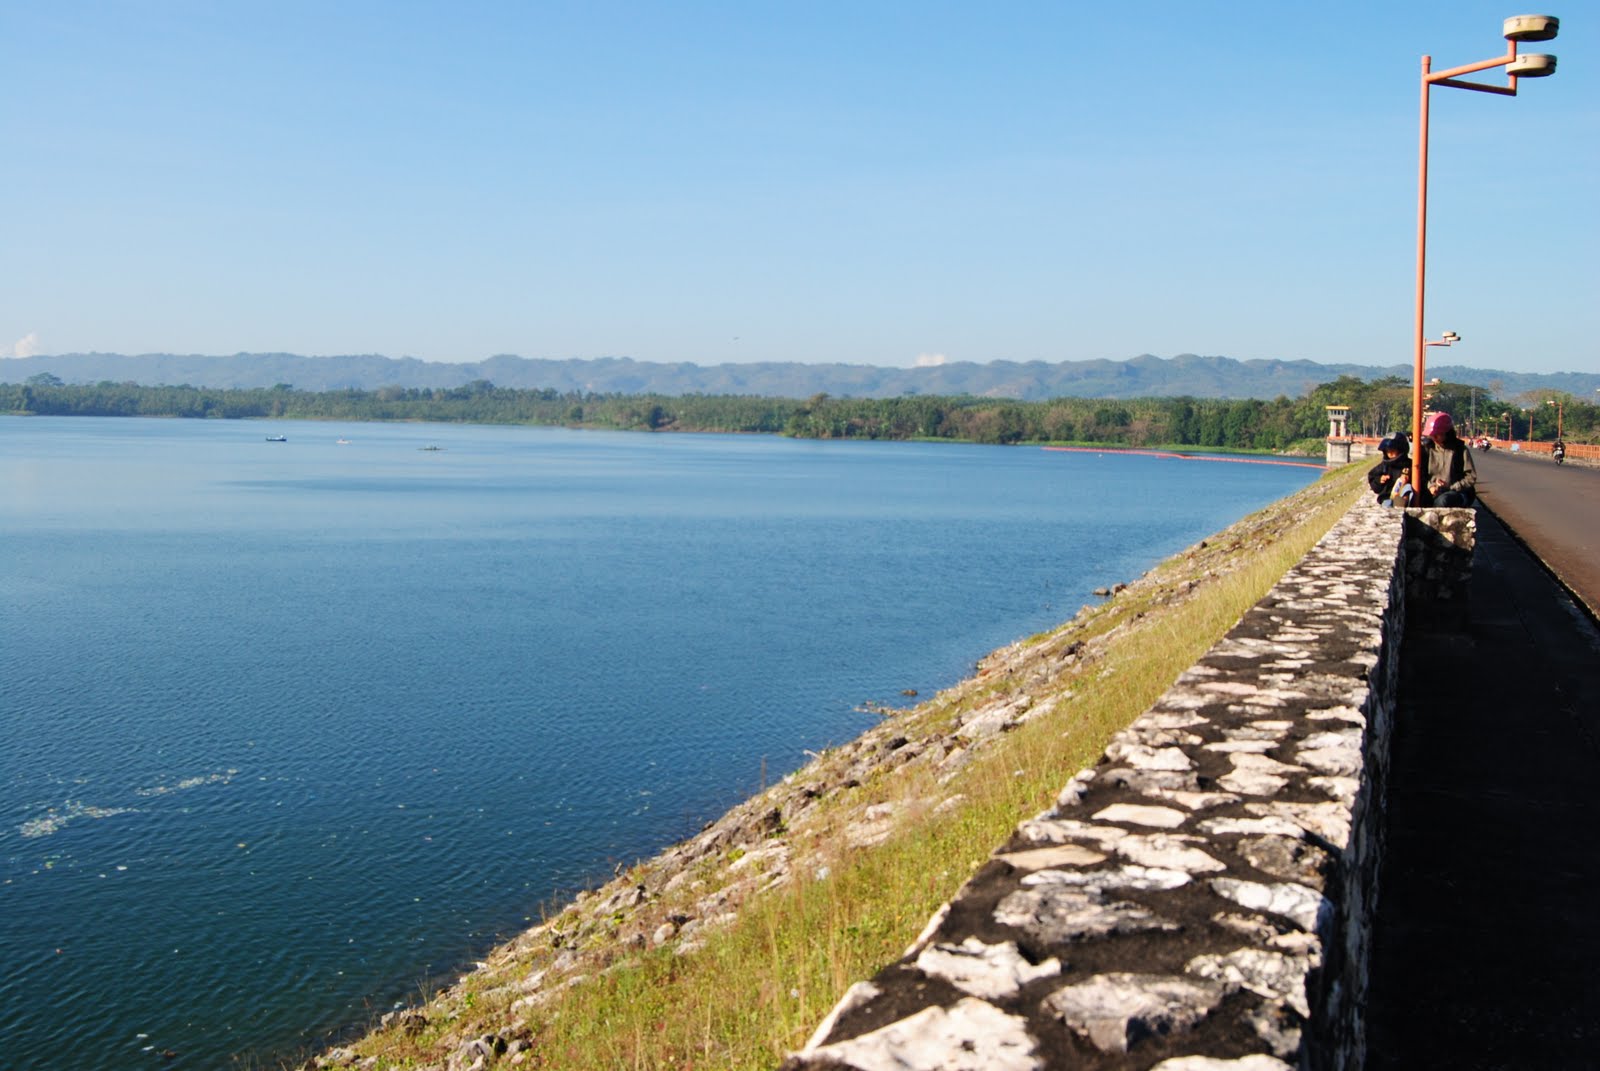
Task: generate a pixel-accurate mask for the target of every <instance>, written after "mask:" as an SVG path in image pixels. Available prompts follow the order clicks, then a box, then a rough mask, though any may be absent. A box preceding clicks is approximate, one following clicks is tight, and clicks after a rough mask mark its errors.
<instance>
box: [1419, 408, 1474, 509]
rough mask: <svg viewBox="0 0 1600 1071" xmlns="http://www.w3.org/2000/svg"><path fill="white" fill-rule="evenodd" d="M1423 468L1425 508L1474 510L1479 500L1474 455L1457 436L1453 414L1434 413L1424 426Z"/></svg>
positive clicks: (1421, 489) (1420, 466)
mask: <svg viewBox="0 0 1600 1071" xmlns="http://www.w3.org/2000/svg"><path fill="white" fill-rule="evenodd" d="M1421 447H1422V449H1421V454H1420V464H1419V466H1418V467H1419V468H1420V469H1421V471H1422V476H1421V482H1422V487H1421V488H1419V490H1420V491H1421V492H1422V496H1421V497H1422V501H1421V502H1420V503H1419V504H1420V505H1424V506H1445V507H1452V506H1470V505H1472V504H1473V503H1474V502H1476V501H1477V500H1478V492H1477V486H1478V470H1477V468H1476V467H1475V466H1474V465H1473V464H1472V451H1471V450H1469V449H1468V448H1467V444H1466V443H1465V442H1463V441H1462V440H1461V437H1460V436H1459V435H1457V434H1456V426H1455V422H1454V421H1453V420H1451V419H1450V414H1449V413H1430V414H1428V419H1427V420H1426V421H1424V422H1423V425H1422V444H1421Z"/></svg>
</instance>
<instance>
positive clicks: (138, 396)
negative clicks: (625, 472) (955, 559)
mask: <svg viewBox="0 0 1600 1071" xmlns="http://www.w3.org/2000/svg"><path fill="white" fill-rule="evenodd" d="M1431 389H1432V394H1431V404H1432V406H1433V407H1434V408H1440V409H1445V410H1447V411H1449V412H1451V413H1452V414H1453V415H1455V417H1456V421H1457V423H1458V424H1462V425H1467V424H1468V422H1469V416H1468V413H1469V408H1468V407H1469V392H1470V407H1471V412H1472V413H1473V414H1474V415H1475V416H1476V423H1477V428H1476V429H1473V428H1469V429H1468V430H1469V431H1472V432H1473V433H1476V432H1477V431H1479V430H1481V431H1482V432H1483V433H1485V434H1493V433H1494V430H1495V428H1496V427H1497V426H1498V427H1499V428H1500V429H1501V430H1502V431H1503V430H1504V429H1505V428H1506V427H1507V424H1506V416H1507V415H1508V414H1510V415H1511V417H1512V422H1511V427H1512V429H1513V431H1515V430H1516V429H1517V428H1518V427H1523V428H1525V427H1526V419H1527V414H1529V413H1532V414H1533V417H1534V420H1535V426H1536V429H1537V435H1536V437H1538V438H1542V439H1550V438H1553V437H1554V432H1555V426H1556V419H1555V418H1556V411H1555V409H1554V407H1553V403H1554V402H1555V401H1556V400H1557V398H1555V397H1552V398H1550V399H1531V398H1524V399H1521V400H1520V401H1521V404H1520V405H1519V404H1517V403H1514V402H1502V401H1500V400H1498V399H1496V398H1495V397H1494V396H1493V394H1492V393H1491V392H1490V391H1488V390H1485V389H1484V388H1480V387H1470V386H1458V385H1452V384H1438V385H1435V386H1434V387H1433V388H1431ZM1559 400H1560V401H1561V403H1562V407H1563V414H1562V415H1563V418H1564V420H1563V423H1564V425H1565V433H1566V437H1567V438H1568V439H1579V440H1581V439H1583V438H1586V437H1587V438H1590V439H1592V438H1594V435H1595V429H1596V427H1597V425H1600V413H1597V407H1596V406H1595V405H1594V404H1592V403H1589V402H1587V401H1585V400H1583V399H1577V398H1574V397H1573V396H1571V395H1561V396H1559ZM1547 402H1549V403H1552V404H1549V405H1547V404H1546V403H1547ZM1328 405H1348V406H1350V408H1351V430H1352V431H1353V432H1355V433H1357V434H1368V435H1387V434H1389V433H1391V432H1393V431H1400V430H1406V429H1408V428H1409V425H1410V419H1411V417H1410V414H1411V387H1410V384H1409V383H1408V382H1406V381H1404V380H1401V379H1399V378H1397V377H1388V378H1384V379H1379V380H1374V381H1371V382H1367V381H1364V380H1361V379H1358V378H1355V377H1352V376H1343V377H1340V378H1339V379H1337V380H1335V381H1333V382H1331V383H1325V384H1321V385H1319V386H1317V387H1315V388H1313V389H1312V390H1310V391H1309V392H1307V393H1306V394H1305V395H1304V396H1303V397H1301V398H1297V399H1291V398H1286V397H1282V396H1280V397H1278V398H1276V399H1274V400H1272V401H1262V400H1258V399H1222V398H1192V397H1181V398H1139V399H1126V400H1116V401H1110V400H1105V399H1093V398H1056V399H1051V400H1047V401H1032V402H1025V401H1014V400H1009V399H997V398H978V397H972V396H965V395H963V396H934V395H903V396H900V397H894V398H849V397H845V398H836V397H833V396H831V395H827V394H818V395H814V396H813V397H811V398H807V399H795V398H775V397H758V396H750V395H702V394H689V395H680V396H667V395H657V394H618V393H606V394H598V393H590V392H579V391H556V390H551V389H546V390H529V389H510V388H504V387H496V386H495V385H494V384H493V383H491V382H489V381H488V380H477V381H474V382H472V383H468V384H466V385H465V386H461V387H449V388H426V387H424V388H416V387H398V386H396V387H382V388H380V389H378V390H370V391H368V390H353V389H352V390H330V391H302V390H296V389H294V387H292V386H291V385H290V384H287V383H279V384H277V385H275V386H273V387H258V388H217V387H194V386H189V385H181V386H144V385H140V384H137V383H113V382H110V381H102V382H100V383H96V384H92V385H91V384H66V383H63V382H61V381H60V380H59V379H57V378H56V377H55V376H52V375H48V374H42V375H37V376H33V377H30V378H29V379H28V381H27V382H25V383H21V384H0V411H10V412H13V413H27V414H36V415H42V416H150V417H179V418H192V419H225V420H233V419H251V418H256V419H262V418H280V419H290V420H351V421H435V422H461V423H475V424H533V425H547V426H561V427H577V428H603V429H609V430H622V431H693V432H734V433H759V434H780V435H789V436H794V437H797V438H815V439H933V440H939V439H947V440H952V441H961V442H975V443H1043V442H1056V443H1073V442H1077V443H1094V444H1103V445H1111V446H1128V447H1149V446H1190V447H1199V448H1215V449H1227V450H1271V451H1298V452H1307V453H1313V454H1320V453H1321V452H1322V440H1323V438H1324V437H1325V436H1326V434H1327V428H1328V424H1327V413H1326V409H1325V408H1324V407H1325V406H1328ZM1519 418H1520V419H1521V420H1522V423H1521V424H1519V423H1518V420H1519ZM1518 437H1522V436H1518Z"/></svg>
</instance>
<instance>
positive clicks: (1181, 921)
mask: <svg viewBox="0 0 1600 1071" xmlns="http://www.w3.org/2000/svg"><path fill="white" fill-rule="evenodd" d="M1473 520H1474V515H1473V512H1472V511H1471V510H1423V511H1408V512H1397V511H1392V510H1385V509H1382V508H1379V507H1377V506H1376V505H1374V504H1373V503H1372V502H1371V501H1370V499H1365V498H1364V499H1362V500H1360V501H1358V502H1357V503H1356V504H1355V505H1354V506H1353V507H1352V508H1351V509H1350V510H1349V511H1347V513H1346V514H1345V516H1344V518H1343V519H1342V520H1340V522H1339V523H1338V524H1336V525H1335V526H1334V528H1333V529H1332V530H1331V531H1330V532H1329V533H1328V534H1327V535H1326V536H1325V537H1324V538H1323V539H1322V541H1321V542H1319V543H1318V544H1317V546H1316V547H1315V548H1313V550H1312V551H1311V553H1310V554H1308V555H1307V556H1306V558H1305V559H1304V560H1303V561H1302V562H1301V563H1300V564H1299V565H1297V566H1295V567H1294V568H1293V569H1291V570H1290V571H1289V572H1288V573H1287V574H1286V575H1285V576H1284V577H1283V578H1282V579H1281V580H1280V581H1279V582H1278V583H1277V585H1276V586H1275V587H1273V589H1272V590H1271V591H1270V592H1269V593H1268V595H1267V597H1266V598H1264V599H1263V600H1261V602H1260V603H1258V604H1257V605H1256V606H1255V607H1253V608H1252V609H1251V610H1250V611H1248V612H1247V613H1246V614H1245V615H1244V617H1243V619H1242V620H1241V621H1240V622H1239V623H1238V625H1236V626H1235V627H1234V628H1233V629H1232V630H1231V631H1230V632H1229V633H1228V634H1227V636H1225V637H1224V638H1223V640H1222V641H1221V642H1220V643H1218V644H1217V645H1216V646H1215V647H1213V648H1212V649H1211V650H1210V651H1209V652H1207V653H1206V654H1205V655H1204V656H1203V657H1202V658H1201V659H1200V661H1199V662H1198V663H1197V664H1196V665H1194V666H1193V667H1192V668H1191V669H1189V670H1188V671H1187V672H1185V673H1183V674H1182V675H1181V676H1180V677H1179V679H1178V681H1177V682H1176V683H1175V684H1174V685H1173V686H1172V688H1171V689H1170V690H1169V691H1168V692H1167V693H1166V694H1164V695H1163V696H1162V697H1161V698H1160V699H1159V700H1157V702H1156V703H1155V704H1154V706H1152V707H1151V708H1150V709H1149V710H1148V711H1147V712H1146V713H1145V714H1144V715H1143V716H1142V717H1140V718H1139V719H1138V720H1136V721H1135V722H1134V723H1133V724H1132V725H1131V726H1129V728H1127V729H1126V730H1124V731H1122V732H1121V733H1119V734H1117V736H1116V737H1115V738H1114V739H1113V741H1112V743H1111V745H1110V747H1108V748H1107V749H1106V753H1105V755H1104V757H1103V758H1102V759H1101V761H1100V762H1099V763H1098V764H1097V765H1096V766H1094V767H1092V768H1090V769H1087V770H1084V771H1081V772H1080V773H1078V774H1077V775H1076V776H1074V777H1073V778H1072V779H1071V780H1070V781H1069V782H1068V783H1067V785H1066V787H1065V788H1064V789H1063V790H1062V792H1061V794H1060V796H1059V798H1058V800H1057V802H1056V805H1055V806H1054V807H1052V808H1050V809H1048V810H1046V811H1045V812H1043V813H1041V814H1040V815H1038V816H1037V817H1035V818H1033V819H1030V820H1027V821H1024V822H1023V823H1021V824H1020V825H1019V826H1018V827H1017V829H1016V831H1015V833H1014V834H1013V836H1012V838H1011V840H1010V842H1009V843H1007V844H1006V845H1004V846H1003V848H1002V849H1001V850H1000V851H999V852H998V853H996V855H995V856H994V857H993V858H991V859H990V861H989V862H988V863H987V864H985V865H984V866H983V867H982V868H981V869H980V870H979V871H978V873H977V874H975V875H974V876H973V878H972V879H971V880H970V881H969V882H968V883H967V884H966V885H965V886H964V887H963V889H962V890H961V892H960V893H958V894H957V896H956V897H955V898H954V899H953V900H952V901H951V902H950V903H949V904H947V905H946V906H945V907H944V908H942V909H941V910H940V911H939V912H938V913H937V914H936V915H935V916H934V918H933V920H932V921H930V923H929V925H928V927H927V929H926V930H925V931H924V932H923V934H922V936H921V937H919V938H918V940H917V941H916V942H915V943H914V944H913V945H912V946H911V948H910V949H908V950H907V953H906V955H905V956H904V957H903V958H902V959H901V960H900V961H899V962H898V963H896V964H894V965H892V966H890V967H889V968H887V969H885V970H884V971H882V972H880V973H879V974H878V975H877V976H876V977H874V978H873V979H872V980H870V981H866V982H861V983H858V984H857V985H856V986H855V987H853V988H852V989H851V990H850V991H849V992H848V993H847V994H846V995H845V997H844V999H843V1000H842V1001H841V1002H840V1003H839V1005H838V1006H837V1007H836V1008H835V1009H834V1012H833V1013H832V1014H831V1015H830V1016H829V1017H828V1019H827V1020H826V1021H825V1022H824V1023H823V1024H822V1025H821V1026H820V1027H819V1028H818V1029H817V1031H816V1034H815V1035H814V1036H813V1038H812V1040H811V1042H810V1043H809V1044H808V1045H807V1046H806V1048H805V1050H804V1051H803V1052H802V1053H801V1054H799V1055H797V1056H796V1057H794V1058H792V1059H791V1060H790V1061H789V1062H788V1064H786V1067H787V1068H788V1071H803V1069H804V1071H823V1069H835V1068H839V1067H853V1068H862V1069H868V1068H874V1067H880V1066H882V1067H889V1066H895V1064H896V1062H899V1063H900V1064H903V1065H904V1066H910V1067H951V1068H954V1067H963V1066H968V1065H970V1066H972V1067H974V1068H977V1067H988V1068H1008V1069H1014V1071H1024V1069H1034V1068H1047V1067H1097V1068H1098V1067H1117V1068H1123V1067H1126V1068H1148V1067H1156V1068H1159V1069H1161V1071H1190V1069H1194V1068H1202V1067H1210V1066H1213V1065H1211V1064H1208V1063H1204V1062H1197V1061H1205V1060H1208V1059H1209V1060H1226V1061H1228V1062H1227V1063H1224V1064H1218V1065H1215V1066H1222V1067H1236V1068H1238V1069H1239V1071H1270V1069H1282V1071H1287V1069H1288V1068H1291V1067H1295V1066H1301V1067H1312V1068H1323V1067H1328V1068H1332V1067H1350V1066H1360V1064H1361V1063H1362V1061H1363V1060H1364V1057H1365V1052H1366V1047H1367V1023H1366V1012H1367V994H1368V988H1369V983H1370V978H1371V958H1372V927H1373V923H1374V918H1375V904H1376V901H1377V897H1378V874H1379V862H1380V859H1381V857H1382V841H1383V836H1384V833H1385V829H1384V822H1383V809H1384V800H1385V798H1386V795H1387V791H1388V781H1389V772H1390V748H1391V745H1392V741H1393V737H1394V716H1395V709H1396V703H1397V699H1398V680H1399V666H1400V658H1399V652H1400V649H1401V645H1402V643H1403V641H1404V637H1405V634H1406V631H1407V629H1408V626H1412V625H1414V624H1426V625H1427V626H1428V627H1434V626H1435V625H1437V627H1439V628H1442V629H1451V628H1458V627H1460V624H1461V623H1462V622H1463V621H1464V620H1465V608H1466V604H1467V600H1468V595H1469V589H1470V573H1471V549H1472V541H1473V536H1474V524H1473ZM964 1052H966V1053H970V1054H971V1056H970V1057H968V1056H963V1055H960V1054H962V1053H964Z"/></svg>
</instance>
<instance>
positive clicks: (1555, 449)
mask: <svg viewBox="0 0 1600 1071" xmlns="http://www.w3.org/2000/svg"><path fill="white" fill-rule="evenodd" d="M1550 456H1551V457H1553V458H1555V459H1556V464H1557V465H1560V464H1563V463H1565V462H1566V460H1567V444H1566V443H1564V442H1557V443H1556V444H1555V445H1554V446H1552V447H1551V448H1550Z"/></svg>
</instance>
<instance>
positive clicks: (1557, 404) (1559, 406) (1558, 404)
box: [1544, 398, 1565, 439]
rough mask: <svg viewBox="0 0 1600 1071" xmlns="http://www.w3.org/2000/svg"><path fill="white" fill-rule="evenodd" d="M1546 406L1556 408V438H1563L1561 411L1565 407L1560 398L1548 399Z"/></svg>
mask: <svg viewBox="0 0 1600 1071" xmlns="http://www.w3.org/2000/svg"><path fill="white" fill-rule="evenodd" d="M1544 404H1545V405H1553V406H1555V407H1556V438H1558V439H1559V438H1561V410H1562V409H1563V408H1565V407H1564V405H1563V404H1562V401H1561V399H1560V398H1546V399H1545V402H1544Z"/></svg>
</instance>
